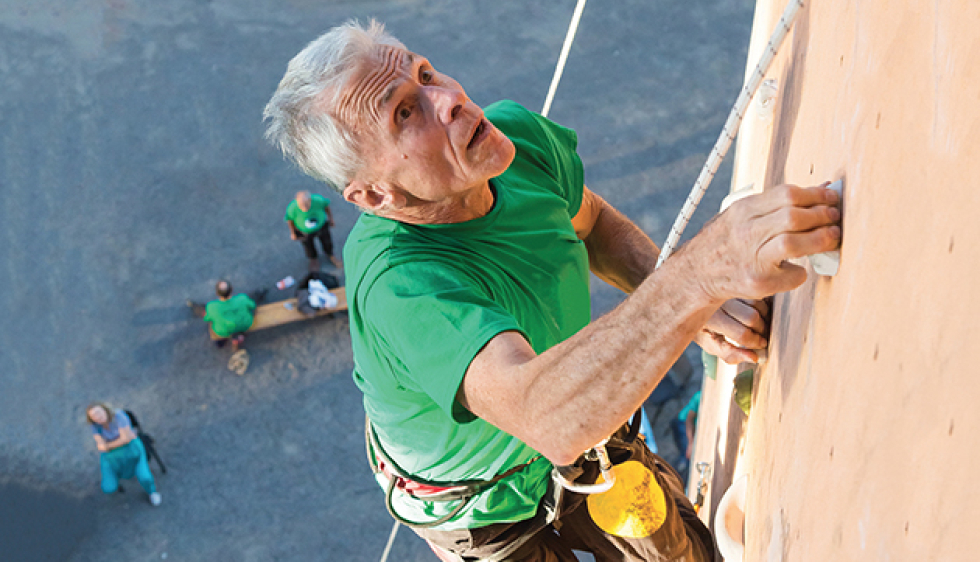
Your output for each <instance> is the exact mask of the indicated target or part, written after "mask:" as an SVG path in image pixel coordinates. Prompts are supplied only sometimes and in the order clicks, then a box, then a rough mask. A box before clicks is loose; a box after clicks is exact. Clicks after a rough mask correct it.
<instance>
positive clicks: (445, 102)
mask: <svg viewBox="0 0 980 562" xmlns="http://www.w3.org/2000/svg"><path fill="white" fill-rule="evenodd" d="M429 88H430V90H429V96H430V99H432V105H433V106H434V107H435V111H436V115H437V116H438V117H439V120H440V121H442V122H443V123H446V124H449V123H452V122H453V121H454V120H456V117H457V116H459V113H460V111H462V110H463V105H465V104H466V102H467V100H468V99H469V98H467V97H466V94H465V93H463V92H462V91H460V90H458V89H456V88H446V87H443V86H429Z"/></svg>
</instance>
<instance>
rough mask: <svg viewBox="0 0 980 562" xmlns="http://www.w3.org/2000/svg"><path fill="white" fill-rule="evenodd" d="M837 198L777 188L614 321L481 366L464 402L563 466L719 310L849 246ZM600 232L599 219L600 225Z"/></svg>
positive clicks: (735, 215) (511, 351)
mask: <svg viewBox="0 0 980 562" xmlns="http://www.w3.org/2000/svg"><path fill="white" fill-rule="evenodd" d="M837 204H838V198H837V195H836V194H835V193H834V192H832V191H830V190H827V189H825V188H823V187H819V188H811V189H803V188H799V187H794V186H780V187H778V188H774V189H771V190H768V191H766V192H765V193H762V194H760V195H756V196H753V197H749V198H746V199H744V200H742V201H739V202H738V203H736V204H734V205H732V207H730V208H729V209H728V210H727V211H726V212H725V213H723V214H721V215H719V216H718V217H716V218H715V219H714V220H712V221H711V222H709V223H708V224H707V225H706V226H705V228H704V229H703V230H702V232H701V233H699V234H698V235H697V236H695V237H694V238H693V239H692V240H691V241H690V242H688V243H687V244H686V245H685V246H684V247H682V248H681V250H679V251H678V252H677V253H676V254H674V256H673V257H671V259H669V260H667V262H666V263H665V264H664V265H663V267H661V268H660V269H659V270H657V271H656V272H655V273H653V274H651V275H649V276H647V278H646V279H645V280H644V281H642V282H641V283H640V284H639V285H638V286H637V287H636V290H635V291H634V292H633V294H632V295H631V296H630V297H629V298H628V299H626V301H625V302H623V303H622V304H621V305H619V306H618V307H617V308H616V309H615V310H613V311H612V312H610V313H609V314H607V315H605V316H603V317H602V318H600V319H598V320H596V321H595V322H592V323H591V324H589V325H588V326H586V327H585V328H583V329H582V330H581V331H579V333H577V334H576V335H574V336H572V337H571V338H569V339H568V340H566V341H564V342H562V343H561V344H558V345H556V346H555V347H553V348H551V349H549V350H548V351H546V352H544V353H542V354H541V355H535V353H534V351H533V350H532V349H531V347H530V346H529V345H528V343H527V342H526V341H525V340H524V338H523V337H521V336H520V335H519V334H517V333H515V332H504V333H502V334H499V335H498V336H496V337H495V338H494V339H492V340H491V341H490V342H489V343H488V344H487V345H486V346H485V347H484V348H483V349H482V350H481V351H480V353H478V354H477V356H476V357H475V358H474V360H473V362H472V363H471V364H470V367H469V369H467V372H466V375H465V377H464V379H463V384H462V385H461V386H460V390H459V394H458V399H459V400H460V402H461V403H462V404H463V405H464V406H465V407H466V408H468V409H469V410H470V411H471V412H472V413H473V414H475V415H477V416H479V417H481V418H483V419H485V420H486V421H488V422H489V423H492V424H493V425H495V426H497V427H499V428H500V429H502V430H504V431H506V432H508V433H510V434H512V435H514V436H516V437H518V438H519V439H521V440H523V441H524V442H525V443H527V444H528V445H530V446H531V447H533V448H535V449H536V450H538V451H539V452H541V453H542V454H544V455H545V456H546V457H548V458H549V459H550V460H552V461H553V462H555V463H557V464H567V463H570V462H572V461H574V459H575V458H576V457H578V455H579V454H581V453H582V451H584V450H586V449H588V448H589V447H591V446H593V445H594V444H596V443H597V442H599V441H600V440H601V439H603V438H605V437H607V436H608V435H610V434H612V433H613V432H614V431H615V430H616V429H617V428H619V427H620V426H621V425H622V424H623V423H624V422H625V421H626V420H627V419H628V418H629V416H630V415H632V413H633V412H634V411H635V410H636V409H637V408H638V407H639V406H640V404H641V403H642V402H643V400H644V399H645V398H646V397H647V396H648V395H649V393H650V392H652V391H653V389H654V387H655V386H656V385H657V383H658V382H659V381H660V379H662V378H663V375H664V374H665V373H666V372H667V369H669V368H670V365H672V364H673V363H674V361H676V359H677V358H678V357H679V356H680V354H681V353H682V352H683V350H684V348H685V347H686V346H687V345H688V344H689V343H690V342H691V341H692V339H693V338H694V337H695V336H696V335H697V334H698V333H699V332H700V330H701V329H702V327H703V326H704V325H705V323H706V322H707V321H708V319H709V318H710V317H711V316H712V314H714V312H715V311H716V310H717V309H718V308H719V307H720V306H721V305H722V304H723V303H724V302H725V301H727V300H729V299H734V298H744V299H761V298H763V297H766V296H769V295H772V294H774V293H777V292H781V291H787V290H790V289H793V288H795V287H797V286H799V285H800V284H802V283H803V281H805V280H806V270H805V269H803V268H800V267H797V266H795V265H792V264H789V263H788V262H786V260H788V259H790V258H795V257H801V256H806V255H809V254H813V253H817V252H822V251H828V250H831V249H834V248H836V247H837V246H838V245H839V243H840V227H839V226H838V222H839V219H840V213H839V211H838V210H837V209H836V205H837ZM597 225H598V223H597Z"/></svg>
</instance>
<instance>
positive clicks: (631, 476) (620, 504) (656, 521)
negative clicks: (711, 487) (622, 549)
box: [586, 461, 667, 539]
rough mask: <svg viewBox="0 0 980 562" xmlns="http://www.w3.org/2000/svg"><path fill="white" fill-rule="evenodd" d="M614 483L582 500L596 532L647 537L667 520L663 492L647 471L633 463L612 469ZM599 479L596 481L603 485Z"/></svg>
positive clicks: (637, 537)
mask: <svg viewBox="0 0 980 562" xmlns="http://www.w3.org/2000/svg"><path fill="white" fill-rule="evenodd" d="M613 471H614V472H615V474H616V483H615V484H614V485H613V487H612V488H610V489H609V490H607V491H605V492H603V493H601V494H592V495H590V496H589V497H588V499H587V500H586V501H587V502H588V507H589V516H591V517H592V520H593V521H595V524H596V525H598V526H599V528H600V529H602V530H603V531H605V532H607V533H609V534H610V535H615V536H617V537H624V538H629V539H642V538H644V537H649V536H650V535H652V534H653V533H654V532H656V531H657V529H659V528H660V526H661V525H663V524H664V520H665V519H666V518H667V501H666V499H665V498H664V491H663V489H661V487H660V485H659V484H658V483H657V479H656V478H655V477H654V476H653V473H652V472H650V469H648V468H647V467H645V466H643V464H642V463H639V462H637V461H626V462H624V463H623V464H618V465H616V466H614V467H613ZM603 481H604V479H603V478H602V476H599V482H603Z"/></svg>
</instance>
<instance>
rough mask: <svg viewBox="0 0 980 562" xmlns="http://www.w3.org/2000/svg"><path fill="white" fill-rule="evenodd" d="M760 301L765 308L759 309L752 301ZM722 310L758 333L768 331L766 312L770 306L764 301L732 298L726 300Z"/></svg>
mask: <svg viewBox="0 0 980 562" xmlns="http://www.w3.org/2000/svg"><path fill="white" fill-rule="evenodd" d="M754 302H760V303H762V304H761V307H763V310H759V309H758V308H756V307H755V306H753V305H752V304H750V303H754ZM721 310H722V312H724V313H725V314H727V315H728V316H730V317H732V319H734V320H735V321H736V322H738V323H739V324H742V325H743V326H746V327H748V328H750V329H752V330H753V331H754V332H756V333H758V334H763V333H765V331H766V319H765V314H766V311H767V310H768V306H766V304H765V303H764V302H762V301H752V300H747V301H743V300H737V299H732V300H730V301H727V302H725V304H723V305H722V306H721Z"/></svg>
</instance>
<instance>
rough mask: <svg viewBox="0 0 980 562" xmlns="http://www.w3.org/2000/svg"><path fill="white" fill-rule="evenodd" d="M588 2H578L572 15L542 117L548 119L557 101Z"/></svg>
mask: <svg viewBox="0 0 980 562" xmlns="http://www.w3.org/2000/svg"><path fill="white" fill-rule="evenodd" d="M585 2H586V0H578V4H576V5H575V12H574V13H573V14H572V22H571V23H570V24H568V33H566V34H565V43H564V44H563V45H562V46H561V54H560V55H558V65H557V66H555V75H554V76H552V77H551V86H550V87H549V88H548V96H547V97H545V99H544V108H543V109H542V110H541V115H543V116H545V117H547V116H548V111H550V110H551V102H552V101H554V99H555V92H556V91H558V82H560V81H561V75H562V73H563V72H565V61H567V60H568V52H569V51H571V50H572V41H574V40H575V32H577V31H578V22H579V20H580V19H582V10H584V9H585Z"/></svg>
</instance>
